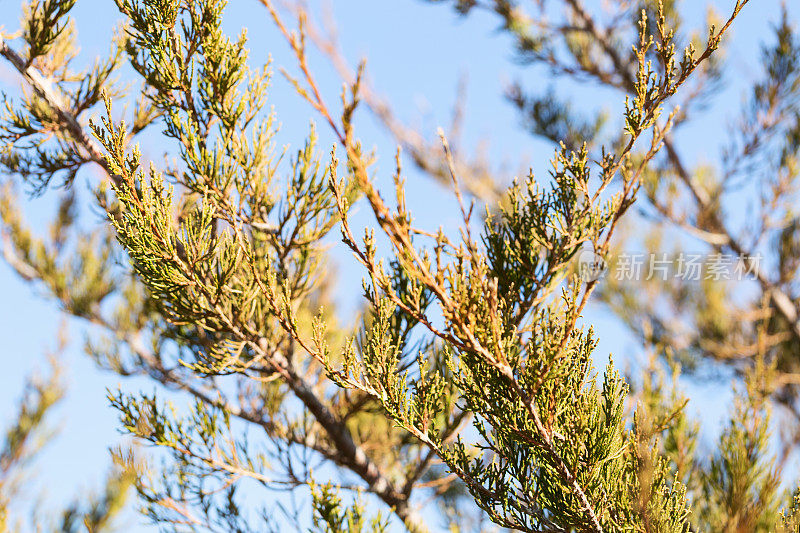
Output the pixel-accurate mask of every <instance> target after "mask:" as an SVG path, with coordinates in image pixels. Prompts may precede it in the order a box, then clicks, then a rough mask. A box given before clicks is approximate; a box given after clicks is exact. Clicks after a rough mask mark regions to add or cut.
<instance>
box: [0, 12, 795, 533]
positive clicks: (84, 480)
mask: <svg viewBox="0 0 800 533" xmlns="http://www.w3.org/2000/svg"><path fill="white" fill-rule="evenodd" d="M714 3H715V5H717V6H718V7H719V8H720V11H721V12H723V13H725V12H727V11H728V8H729V7H730V5H732V4H733V2H732V1H729V0H725V1H722V0H720V1H717V2H714ZM790 3H791V4H794V3H795V2H790ZM683 4H684V8H685V10H686V11H687V13H688V14H689V15H690V20H691V22H692V23H693V24H694V25H695V26H696V27H701V21H700V17H701V16H702V15H703V13H704V9H705V7H704V6H705V2H699V1H698V2H695V1H694V0H691V1H685V2H684V3H683ZM313 5H315V4H313ZM448 6H449V4H448V5H430V4H427V3H422V2H419V1H417V0H392V1H387V0H378V1H375V0H372V1H366V0H361V1H357V0H336V2H335V5H334V13H335V18H336V20H337V23H338V27H339V36H340V39H341V41H342V44H343V47H344V50H345V53H346V55H347V57H348V58H349V59H350V61H351V62H352V63H355V62H356V61H357V60H358V59H360V58H361V57H367V59H368V72H369V78H370V80H371V81H372V83H373V86H374V88H375V89H376V90H377V91H378V92H379V93H381V94H383V95H385V96H386V97H387V98H388V100H389V101H390V102H391V103H392V104H393V105H394V108H395V110H396V111H397V114H398V115H399V116H400V117H401V118H402V119H404V120H406V121H407V122H410V123H412V124H418V125H419V126H420V127H421V128H422V130H423V131H426V132H428V133H430V134H431V135H433V133H434V132H435V131H436V127H437V126H439V125H443V126H447V125H449V123H450V117H451V113H452V104H453V100H454V96H455V93H456V86H457V82H458V79H459V77H460V76H461V75H462V74H466V75H467V76H468V92H467V98H468V99H467V106H466V109H467V114H466V120H465V125H464V131H465V133H466V136H465V142H464V145H465V146H474V145H476V144H477V143H479V142H480V141H482V140H487V141H489V143H490V144H489V150H488V153H490V154H491V155H490V158H491V160H492V162H493V163H494V164H495V165H497V167H498V168H503V169H505V172H506V174H507V175H511V174H512V173H515V172H517V171H518V170H519V169H522V168H526V167H528V166H533V168H534V169H535V170H537V173H538V174H539V175H544V173H545V172H546V169H547V161H548V159H549V158H550V156H551V155H552V147H551V146H549V145H547V144H545V143H543V142H541V141H536V140H534V139H532V138H531V137H530V136H528V135H527V134H525V133H524V132H523V131H522V129H521V128H520V126H519V120H518V117H517V115H516V113H515V112H514V110H513V109H512V108H511V106H510V105H509V104H508V103H507V102H506V101H505V100H504V98H503V97H502V94H503V91H504V89H505V88H506V86H507V84H508V83H509V82H510V81H512V80H516V79H519V80H521V81H523V84H524V85H525V86H526V87H528V88H532V89H545V88H547V86H548V84H549V82H548V80H547V77H546V76H542V75H541V74H542V73H541V72H540V71H534V70H531V69H524V68H522V67H521V66H519V65H517V64H516V63H515V62H514V61H513V54H512V53H511V43H510V40H509V39H508V38H507V37H506V36H504V35H503V34H502V33H499V32H497V31H496V29H497V25H498V21H497V19H495V18H493V17H492V16H489V15H488V14H477V13H476V15H475V16H471V17H469V18H466V19H462V18H460V17H458V16H456V15H455V14H454V13H453V11H452V10H451V9H450V8H449V7H448ZM779 8H780V2H778V1H777V0H754V1H753V2H752V5H750V6H748V7H747V8H746V9H745V11H744V13H743V15H742V16H741V18H740V20H739V21H737V25H736V28H735V31H734V43H733V45H732V53H731V54H730V56H729V61H730V67H731V69H730V72H729V77H728V80H727V81H728V83H727V84H726V85H725V92H724V94H723V95H722V98H720V99H719V100H718V101H717V102H716V103H715V105H714V107H713V108H712V109H710V110H709V112H708V114H707V120H706V121H705V122H703V123H702V124H700V125H698V126H696V127H693V128H692V129H690V130H686V131H684V133H683V136H682V137H681V138H680V143H681V144H682V145H684V146H685V147H687V148H688V150H689V152H690V154H691V155H692V156H693V157H695V158H699V159H702V158H703V157H704V155H703V154H713V153H714V152H715V151H716V150H718V149H719V147H720V145H721V143H722V141H723V140H724V138H725V137H724V135H723V134H724V129H725V127H724V126H723V125H724V124H725V121H726V120H732V118H733V116H732V115H729V114H726V108H728V107H729V106H730V109H737V108H738V105H739V103H740V102H741V99H742V90H743V87H744V85H743V84H744V82H747V81H750V80H752V79H754V78H755V77H756V76H757V74H758V70H757V69H758V67H759V65H758V62H757V51H758V46H759V41H760V40H761V39H763V37H764V36H765V35H768V32H767V28H768V24H769V23H770V21H775V20H776V19H777V16H778V12H779ZM791 8H792V9H794V10H795V11H796V6H791ZM18 14H19V7H18V5H17V3H15V2H13V1H11V0H0V25H1V26H3V27H4V29H6V30H13V29H15V28H16V27H17V18H18ZM796 14H797V13H795V15H796ZM74 16H75V18H76V21H77V24H78V35H79V40H80V44H81V54H82V56H81V57H82V60H84V61H85V60H89V59H91V58H93V57H94V56H95V55H97V54H101V53H105V52H106V51H107V50H108V48H109V40H110V36H111V33H112V28H113V27H114V26H115V22H116V21H117V20H118V19H119V15H118V14H117V12H116V10H115V8H114V4H113V2H112V1H111V0H79V1H78V5H77V7H76V8H75V10H74ZM796 19H797V17H795V20H796ZM226 24H227V26H228V28H229V30H230V31H229V33H230V34H235V33H238V29H239V28H241V27H243V26H246V27H247V28H248V36H249V39H250V40H249V42H250V49H251V52H252V62H253V64H257V63H260V62H263V61H264V60H265V59H266V57H267V55H268V54H271V55H272V56H273V58H274V63H275V64H276V65H277V66H287V67H288V68H289V69H290V70H292V69H293V67H294V63H293V59H292V57H291V55H290V54H289V52H288V49H287V47H286V46H285V43H284V42H283V40H282V38H281V37H280V36H279V35H278V32H277V31H276V29H275V28H274V26H273V25H272V24H271V22H270V20H269V18H268V16H267V14H266V12H265V10H264V9H263V7H261V5H260V4H259V3H258V2H256V1H255V0H234V1H233V2H231V5H230V6H229V8H228V12H227V19H226ZM312 66H313V68H314V70H315V71H317V73H318V75H319V79H320V81H321V83H322V87H323V92H324V93H325V94H326V95H328V98H329V100H330V101H331V102H332V103H335V102H336V99H337V97H338V94H339V87H340V80H339V78H338V77H337V76H336V74H335V73H334V72H333V70H332V69H331V68H329V67H328V65H327V64H326V62H325V60H323V59H321V58H319V57H318V56H314V57H313V61H312ZM274 80H275V83H274V85H273V89H272V98H271V102H272V104H273V105H274V106H275V107H276V109H277V110H278V118H279V120H280V122H281V124H282V129H281V134H280V136H279V143H281V144H284V143H286V144H291V145H292V146H293V147H297V146H298V145H299V144H300V143H301V142H302V140H303V139H304V138H305V135H306V133H307V131H308V124H309V120H310V119H311V118H312V117H313V118H314V120H315V121H316V119H317V117H314V115H313V112H312V110H310V108H309V107H308V106H307V105H306V104H305V103H303V102H301V101H300V100H299V99H298V98H297V97H296V95H295V94H294V92H293V90H292V89H291V87H289V85H288V84H287V83H286V82H285V81H284V80H283V79H282V78H281V77H280V76H279V75H276V76H275V77H274ZM18 83H19V78H18V77H17V76H16V75H15V74H14V73H12V72H11V71H10V69H9V68H8V65H6V64H4V63H0V88H2V89H3V90H5V91H7V92H10V93H12V94H13V93H14V92H15V90H14V87H15V86H17V85H18ZM564 88H565V89H566V90H570V91H572V94H574V99H575V102H576V103H577V104H578V105H582V106H589V107H598V106H599V107H601V108H602V107H606V108H608V109H610V110H616V109H619V106H620V104H621V100H620V99H619V98H618V97H616V98H615V99H613V98H612V99H609V98H608V96H609V95H608V94H607V93H604V92H598V91H595V90H590V89H587V88H583V89H576V88H574V87H569V86H565V87H564ZM357 124H358V130H359V135H360V137H361V138H362V139H363V140H364V141H365V142H366V144H367V145H368V146H369V145H372V144H374V146H375V147H376V148H377V150H378V153H379V156H380V159H379V168H380V170H382V171H383V172H382V174H383V175H384V176H388V175H389V174H390V171H391V169H392V164H393V154H394V143H393V142H392V140H391V139H390V138H389V137H388V136H387V135H386V134H385V132H384V131H383V130H382V129H381V127H380V126H379V125H378V124H377V123H376V122H375V121H374V120H373V119H372V118H371V117H370V116H369V115H368V114H367V113H366V112H365V111H362V112H361V114H360V115H359V117H358V122H357ZM319 130H320V133H321V134H322V135H321V138H322V141H323V142H322V144H321V146H323V147H324V146H326V145H328V144H329V143H330V142H331V138H330V135H329V134H328V132H327V131H325V129H324V128H323V126H322V125H320V127H319ZM144 149H145V151H146V153H149V154H150V155H151V156H153V157H154V158H156V159H157V158H158V157H159V156H160V155H161V153H162V152H164V151H165V150H166V147H163V146H161V145H160V144H159V142H158V141H157V140H153V139H150V140H148V141H147V142H145V143H144ZM708 157H713V155H711V156H708ZM406 168H407V169H408V186H409V198H410V204H411V206H412V208H413V209H414V213H415V215H416V216H417V220H418V221H419V223H420V225H422V226H427V227H436V226H438V225H440V224H441V225H445V226H452V224H453V222H454V221H455V220H456V217H457V214H456V213H457V211H456V209H455V203H454V201H453V200H452V199H451V197H450V196H449V195H448V194H446V193H445V191H444V190H443V189H441V188H440V187H438V186H436V185H434V184H431V183H430V182H429V181H428V180H427V179H426V178H424V177H422V176H421V175H420V174H419V173H417V172H416V171H415V170H413V169H412V168H411V166H410V165H407V166H406ZM51 207H52V206H51V202H50V201H49V200H48V198H47V197H45V198H43V199H36V200H31V201H30V202H29V203H28V205H27V210H28V216H29V218H30V219H31V220H32V221H33V222H34V223H35V224H36V225H37V226H38V227H40V228H41V227H42V224H43V221H44V220H46V217H47V216H48V214H49V212H50V211H49V210H50V208H51ZM335 259H336V268H338V269H339V270H340V272H341V274H342V279H343V286H346V287H350V288H353V289H354V291H350V292H348V291H342V294H341V299H342V301H343V303H345V304H346V305H353V303H354V301H353V297H352V294H357V293H358V292H357V291H358V284H359V283H358V280H359V279H360V273H359V272H358V271H357V270H356V268H355V264H354V262H352V261H351V260H350V259H349V258H348V257H347V256H346V255H339V256H337V257H336V258H335ZM61 319H62V317H61V315H60V313H59V311H58V310H57V308H55V306H54V305H53V304H52V303H51V302H49V301H47V299H46V298H44V297H43V296H42V291H41V290H40V289H38V288H36V287H31V286H30V285H28V284H25V283H23V282H22V281H21V280H19V279H18V278H17V277H16V276H15V275H14V274H13V273H12V272H11V270H10V269H9V268H8V266H7V265H6V264H5V263H2V262H0V339H2V348H0V357H1V358H2V368H3V372H2V373H0V425H2V424H4V423H5V422H6V421H7V420H8V419H9V417H10V416H11V414H12V413H13V412H14V410H15V408H16V402H17V399H18V395H19V393H20V391H21V386H22V382H23V378H24V377H25V376H26V375H28V374H29V373H30V372H32V371H33V370H34V369H35V368H43V367H44V366H45V364H44V357H43V354H44V353H45V352H46V351H48V350H51V349H52V348H53V347H54V346H55V343H56V341H55V333H56V330H57V327H58V325H59V322H60V321H61ZM586 321H587V322H588V323H591V324H594V326H595V328H596V331H597V332H598V333H599V337H600V347H599V350H598V352H597V353H598V354H599V355H600V357H601V359H602V358H604V357H605V356H606V355H607V354H609V353H613V354H614V356H615V359H616V360H618V361H619V360H621V359H625V358H629V357H636V356H637V355H640V352H641V348H640V347H639V346H638V345H637V343H636V342H635V340H634V339H632V338H631V336H630V335H629V334H628V333H627V332H626V330H625V329H624V328H623V327H622V326H621V325H620V324H619V323H618V321H617V320H615V319H614V318H613V317H610V316H608V313H607V312H606V311H605V310H603V309H602V308H599V307H593V308H590V309H589V311H588V313H587V315H586ZM69 326H70V327H69V330H70V334H71V338H72V341H73V342H72V343H71V344H70V348H69V349H68V350H67V351H66V353H64V354H63V359H62V363H63V366H64V368H65V369H66V378H67V383H68V385H69V391H68V395H67V398H66V400H65V401H64V402H63V403H62V404H61V405H60V406H59V407H58V408H57V410H56V411H55V413H54V416H53V417H52V418H51V422H52V424H53V425H54V426H56V427H59V428H61V432H60V434H59V436H58V437H57V438H56V440H54V441H53V443H52V444H51V445H50V446H49V447H48V448H47V450H46V452H45V454H44V455H43V457H42V458H41V460H40V461H38V462H37V464H36V468H37V472H38V475H39V483H38V486H34V487H33V488H32V490H31V491H30V492H29V495H30V496H31V497H33V496H34V495H35V494H37V491H38V490H39V489H41V488H44V489H46V501H47V502H48V503H53V504H55V505H63V504H64V503H66V502H67V501H69V500H70V499H71V498H72V497H73V495H75V494H77V493H78V489H84V488H91V487H97V486H99V484H100V482H101V480H102V478H103V476H104V474H105V472H106V469H107V467H108V464H109V458H108V453H107V450H108V448H109V447H110V446H112V445H113V444H115V443H117V442H119V439H120V437H119V435H118V433H117V431H116V429H115V428H116V418H115V414H114V412H112V410H111V409H110V408H109V407H108V405H107V401H106V399H105V394H106V388H107V387H112V388H115V387H116V386H117V385H118V384H119V385H120V386H121V387H122V388H123V389H128V390H136V389H139V388H144V390H148V391H149V390H152V385H149V384H147V383H145V382H141V381H123V382H121V383H120V381H119V378H116V377H114V376H111V375H108V374H104V373H101V372H99V371H97V370H96V369H95V368H94V367H93V365H92V363H91V362H90V361H89V360H88V359H87V358H86V357H85V356H84V355H83V354H82V353H81V350H80V347H81V344H82V340H83V338H84V335H85V333H86V329H85V327H84V326H83V324H81V323H80V322H78V321H74V320H73V321H70V322H69ZM598 362H599V363H601V364H602V361H598ZM688 387H689V390H690V392H691V394H692V396H693V398H694V402H693V403H692V409H693V410H694V411H695V412H698V413H700V412H702V416H703V417H704V422H706V423H705V424H704V429H705V430H706V431H707V436H708V437H709V438H711V437H713V435H714V432H715V428H717V427H718V425H719V420H720V419H721V417H722V416H723V415H724V414H725V412H726V409H727V407H728V406H729V404H730V394H720V393H719V391H714V392H713V393H709V391H707V390H704V389H703V388H702V387H701V386H697V385H691V384H689V385H688ZM127 520H128V526H131V527H132V526H133V524H134V523H135V522H136V520H137V518H136V517H135V516H133V515H131V516H130V517H128V518H127ZM124 529H126V530H128V529H129V528H128V527H125V528H124ZM136 529H137V530H138V529H139V528H138V527H137V528H136ZM142 530H146V529H144V528H143V529H142Z"/></svg>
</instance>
